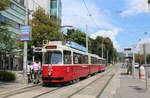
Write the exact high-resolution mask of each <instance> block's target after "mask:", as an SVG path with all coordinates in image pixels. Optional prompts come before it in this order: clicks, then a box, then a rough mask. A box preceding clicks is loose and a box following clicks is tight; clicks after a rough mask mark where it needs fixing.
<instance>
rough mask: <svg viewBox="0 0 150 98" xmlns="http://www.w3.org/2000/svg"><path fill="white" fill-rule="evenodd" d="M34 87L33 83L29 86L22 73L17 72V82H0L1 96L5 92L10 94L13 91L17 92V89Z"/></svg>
mask: <svg viewBox="0 0 150 98" xmlns="http://www.w3.org/2000/svg"><path fill="white" fill-rule="evenodd" d="M26 78H27V77H26ZM34 85H35V84H33V83H30V84H28V83H27V82H25V81H24V78H23V73H22V71H17V72H16V81H13V82H0V94H1V93H5V92H10V91H13V90H17V89H21V88H26V87H32V86H34Z"/></svg>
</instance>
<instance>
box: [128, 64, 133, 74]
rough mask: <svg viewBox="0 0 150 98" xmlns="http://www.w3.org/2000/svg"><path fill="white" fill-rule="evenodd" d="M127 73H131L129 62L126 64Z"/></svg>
mask: <svg viewBox="0 0 150 98" xmlns="http://www.w3.org/2000/svg"><path fill="white" fill-rule="evenodd" d="M127 74H132V66H131V64H127Z"/></svg>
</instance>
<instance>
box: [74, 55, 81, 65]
mask: <svg viewBox="0 0 150 98" xmlns="http://www.w3.org/2000/svg"><path fill="white" fill-rule="evenodd" d="M81 56H82V55H81V54H78V53H73V63H74V64H81V58H82V57H81Z"/></svg>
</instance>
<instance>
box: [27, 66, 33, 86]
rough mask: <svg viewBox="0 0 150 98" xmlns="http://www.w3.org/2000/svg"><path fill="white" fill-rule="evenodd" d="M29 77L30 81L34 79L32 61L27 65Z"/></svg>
mask: <svg viewBox="0 0 150 98" xmlns="http://www.w3.org/2000/svg"><path fill="white" fill-rule="evenodd" d="M27 77H28V83H30V82H31V81H32V65H31V63H28V65H27Z"/></svg>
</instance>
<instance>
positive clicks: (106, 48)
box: [65, 29, 117, 62]
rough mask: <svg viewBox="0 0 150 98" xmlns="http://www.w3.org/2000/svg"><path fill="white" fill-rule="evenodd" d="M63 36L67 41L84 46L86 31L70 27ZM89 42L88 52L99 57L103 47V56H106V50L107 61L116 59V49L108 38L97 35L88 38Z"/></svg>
mask: <svg viewBox="0 0 150 98" xmlns="http://www.w3.org/2000/svg"><path fill="white" fill-rule="evenodd" d="M65 38H66V39H67V40H68V41H74V42H77V43H78V44H80V45H83V46H86V33H85V32H82V31H80V30H75V29H70V30H68V31H67V35H66V36H65ZM88 44H89V47H88V48H89V52H90V53H92V54H97V55H99V56H100V57H101V56H102V48H103V56H104V58H107V52H108V61H109V62H112V61H117V51H116V49H115V48H114V46H113V42H112V41H111V39H110V38H108V37H106V38H104V37H101V36H97V37H96V39H92V38H90V37H89V38H88Z"/></svg>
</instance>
